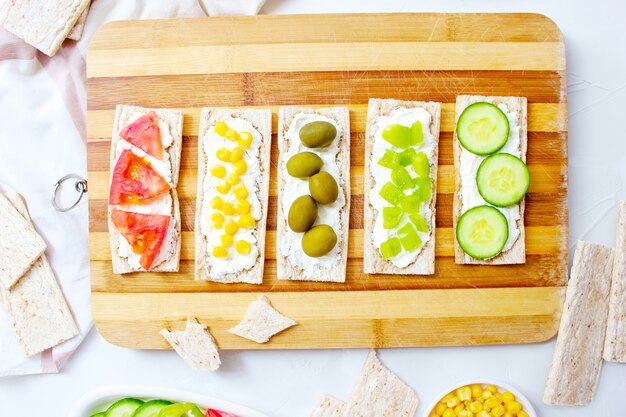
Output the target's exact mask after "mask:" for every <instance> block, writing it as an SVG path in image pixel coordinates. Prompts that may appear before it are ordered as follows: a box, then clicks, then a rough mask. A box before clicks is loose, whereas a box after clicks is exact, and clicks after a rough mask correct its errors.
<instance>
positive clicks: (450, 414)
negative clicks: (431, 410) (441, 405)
mask: <svg viewBox="0 0 626 417" xmlns="http://www.w3.org/2000/svg"><path fill="white" fill-rule="evenodd" d="M442 416H443V417H455V416H454V410H453V409H451V408H448V409H446V411H444V412H443V414H442Z"/></svg>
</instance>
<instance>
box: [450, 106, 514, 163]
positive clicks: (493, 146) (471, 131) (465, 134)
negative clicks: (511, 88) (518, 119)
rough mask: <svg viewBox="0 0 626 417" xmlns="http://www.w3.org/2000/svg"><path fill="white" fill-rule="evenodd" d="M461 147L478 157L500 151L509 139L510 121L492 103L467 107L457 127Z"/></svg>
mask: <svg viewBox="0 0 626 417" xmlns="http://www.w3.org/2000/svg"><path fill="white" fill-rule="evenodd" d="M456 135H457V137H458V138H459V142H461V145H463V147H464V148H465V149H467V150H468V151H470V152H472V153H475V154H476V155H489V154H492V153H494V152H497V151H498V150H500V149H501V148H502V147H503V146H504V145H505V144H506V141H507V139H508V138H509V119H507V117H506V114H504V112H503V111H502V110H500V109H499V108H498V106H494V105H493V104H491V103H485V102H478V103H474V104H472V105H470V106H467V107H466V108H465V110H463V113H461V116H459V121H458V122H457V125H456Z"/></svg>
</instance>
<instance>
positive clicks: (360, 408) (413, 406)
mask: <svg viewBox="0 0 626 417" xmlns="http://www.w3.org/2000/svg"><path fill="white" fill-rule="evenodd" d="M418 403H419V400H418V398H417V394H416V393H415V391H413V390H412V389H411V388H410V387H409V386H408V385H406V384H405V383H404V382H402V381H401V380H400V378H398V377H397V376H396V375H395V374H394V373H393V372H391V371H390V370H389V369H387V368H386V367H385V366H384V365H383V364H382V363H381V362H380V361H379V360H378V358H377V357H376V351H374V350H370V352H369V354H368V355H367V359H366V360H365V364H364V365H363V370H362V371H361V376H360V377H359V380H358V381H357V383H356V386H355V387H354V390H353V391H352V395H351V396H350V400H348V403H347V405H346V409H345V412H344V414H343V415H342V417H413V416H414V415H415V411H416V410H417V405H418Z"/></svg>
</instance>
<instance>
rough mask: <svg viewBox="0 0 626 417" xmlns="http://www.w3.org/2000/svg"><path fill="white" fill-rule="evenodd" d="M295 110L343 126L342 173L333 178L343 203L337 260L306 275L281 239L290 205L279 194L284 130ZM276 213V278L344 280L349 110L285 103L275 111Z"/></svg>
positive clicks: (283, 166)
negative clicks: (291, 259) (291, 260)
mask: <svg viewBox="0 0 626 417" xmlns="http://www.w3.org/2000/svg"><path fill="white" fill-rule="evenodd" d="M298 113H308V114H319V115H323V116H326V117H328V118H329V119H332V120H334V121H335V122H337V124H338V125H339V126H341V128H342V132H343V134H342V135H341V137H340V138H339V153H338V154H337V158H336V161H337V164H338V166H339V171H340V172H341V178H336V180H337V182H338V184H339V186H340V187H341V188H342V189H343V193H344V195H345V199H346V204H345V205H344V206H343V208H342V209H341V210H340V213H339V216H340V229H341V230H336V231H335V232H337V237H338V238H339V239H338V240H340V241H339V243H337V244H338V245H340V246H339V259H338V261H337V265H335V266H333V267H332V268H324V269H322V270H321V271H320V272H319V273H318V274H315V275H307V274H305V273H304V270H303V269H302V268H298V267H295V266H292V265H290V263H289V261H288V260H287V258H286V257H285V256H284V255H283V251H282V248H281V245H280V243H281V241H282V240H283V238H284V236H285V234H286V233H287V213H288V211H289V207H283V201H282V200H283V199H282V194H283V190H284V189H285V177H286V176H287V175H289V174H288V173H287V168H286V164H287V161H286V160H285V158H284V156H283V155H284V153H285V152H287V150H288V147H289V144H288V143H287V142H288V141H287V139H286V133H287V130H288V129H289V125H290V124H291V122H292V120H293V118H294V117H295V116H296V115H297V114H298ZM278 150H279V152H280V153H279V156H278V198H277V200H278V213H277V215H276V217H277V218H276V264H277V271H276V273H277V275H278V279H281V280H298V281H326V282H345V280H346V268H347V263H348V231H349V226H350V225H349V223H350V112H349V111H348V108H347V107H330V108H324V109H314V108H308V107H296V106H284V107H280V109H279V111H278Z"/></svg>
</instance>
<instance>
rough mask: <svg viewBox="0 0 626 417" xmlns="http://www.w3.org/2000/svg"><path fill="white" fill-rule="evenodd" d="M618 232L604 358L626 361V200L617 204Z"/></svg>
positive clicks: (611, 360)
mask: <svg viewBox="0 0 626 417" xmlns="http://www.w3.org/2000/svg"><path fill="white" fill-rule="evenodd" d="M617 211H618V213H617V233H616V239H615V254H614V257H613V275H612V279H611V293H610V296H609V315H608V319H607V324H606V336H605V339H604V354H603V356H604V360H605V361H610V362H626V201H622V202H620V203H619V205H618V206H617Z"/></svg>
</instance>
